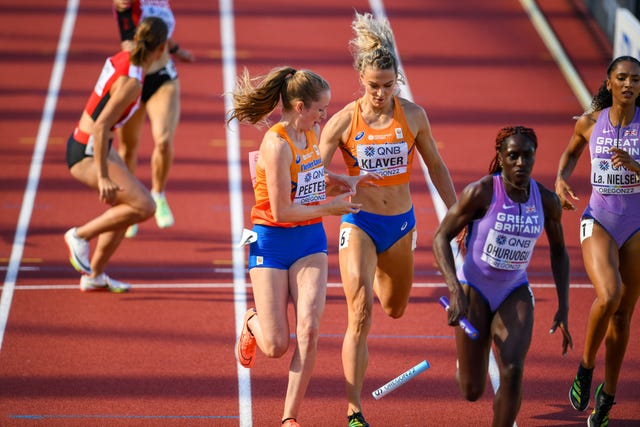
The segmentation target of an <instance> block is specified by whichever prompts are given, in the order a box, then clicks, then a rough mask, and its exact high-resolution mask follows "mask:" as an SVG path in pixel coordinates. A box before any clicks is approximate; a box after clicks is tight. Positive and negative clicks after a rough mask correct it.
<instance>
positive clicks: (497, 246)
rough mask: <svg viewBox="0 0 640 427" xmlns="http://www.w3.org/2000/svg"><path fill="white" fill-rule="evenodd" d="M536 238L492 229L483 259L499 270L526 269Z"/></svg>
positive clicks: (483, 251)
mask: <svg viewBox="0 0 640 427" xmlns="http://www.w3.org/2000/svg"><path fill="white" fill-rule="evenodd" d="M536 240H537V239H536V238H533V237H523V236H517V235H513V234H507V233H503V232H500V231H496V230H493V229H492V230H490V231H489V233H488V234H487V240H486V241H485V242H484V248H483V249H482V256H481V259H482V260H483V261H484V262H486V263H487V264H489V265H490V266H491V267H493V268H497V269H499V270H510V271H514V270H524V269H526V268H527V266H528V265H529V261H530V260H531V255H532V254H533V248H534V246H535V244H536Z"/></svg>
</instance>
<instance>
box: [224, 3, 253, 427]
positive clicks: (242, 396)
mask: <svg viewBox="0 0 640 427" xmlns="http://www.w3.org/2000/svg"><path fill="white" fill-rule="evenodd" d="M219 1H220V3H219V6H220V41H221V43H222V76H223V86H224V106H225V111H229V110H231V108H232V106H233V100H232V97H231V93H232V91H233V88H234V87H235V82H236V45H235V28H234V15H233V0H219ZM226 141H227V167H228V173H229V198H230V201H229V202H230V216H231V240H232V255H233V284H234V286H233V288H234V298H233V301H234V302H233V304H234V312H235V325H236V336H240V332H241V331H242V322H243V320H244V313H245V311H246V309H247V290H246V288H247V286H246V283H245V262H244V253H245V249H244V247H240V248H239V247H238V246H237V245H236V243H237V242H239V241H240V237H241V234H242V229H243V228H244V208H243V204H242V162H241V161H240V130H239V126H238V122H237V121H235V120H234V121H232V122H231V123H229V125H228V126H227V128H226ZM236 365H237V371H238V374H237V375H238V405H239V416H240V422H239V424H240V427H251V426H252V423H253V421H252V417H253V416H252V409H251V374H250V371H249V369H246V368H244V367H242V366H241V365H240V364H239V363H237V364H236Z"/></svg>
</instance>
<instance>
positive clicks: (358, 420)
mask: <svg viewBox="0 0 640 427" xmlns="http://www.w3.org/2000/svg"><path fill="white" fill-rule="evenodd" d="M348 420H349V427H369V423H368V422H366V421H365V419H364V415H362V412H354V413H353V414H351V415H349V417H348Z"/></svg>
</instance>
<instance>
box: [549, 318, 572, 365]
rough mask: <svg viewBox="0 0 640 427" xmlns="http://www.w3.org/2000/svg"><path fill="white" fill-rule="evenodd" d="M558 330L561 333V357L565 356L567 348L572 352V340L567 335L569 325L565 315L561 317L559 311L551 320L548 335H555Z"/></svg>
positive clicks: (568, 334)
mask: <svg viewBox="0 0 640 427" xmlns="http://www.w3.org/2000/svg"><path fill="white" fill-rule="evenodd" d="M563 317H564V319H563ZM558 328H559V329H560V331H561V332H562V355H563V356H566V354H567V352H568V351H569V348H570V349H572V350H573V339H572V338H571V334H570V333H569V325H568V323H567V320H566V315H565V316H562V315H561V313H560V311H558V312H557V313H556V315H555V317H554V318H553V324H552V325H551V329H549V333H550V334H553V333H555V331H556V330H557V329H558Z"/></svg>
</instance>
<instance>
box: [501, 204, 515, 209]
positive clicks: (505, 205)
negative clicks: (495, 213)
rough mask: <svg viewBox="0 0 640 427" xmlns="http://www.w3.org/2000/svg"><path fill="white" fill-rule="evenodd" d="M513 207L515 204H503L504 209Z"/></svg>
mask: <svg viewBox="0 0 640 427" xmlns="http://www.w3.org/2000/svg"><path fill="white" fill-rule="evenodd" d="M511 208H515V206H513V205H507V204H505V203H503V204H502V209H511Z"/></svg>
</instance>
